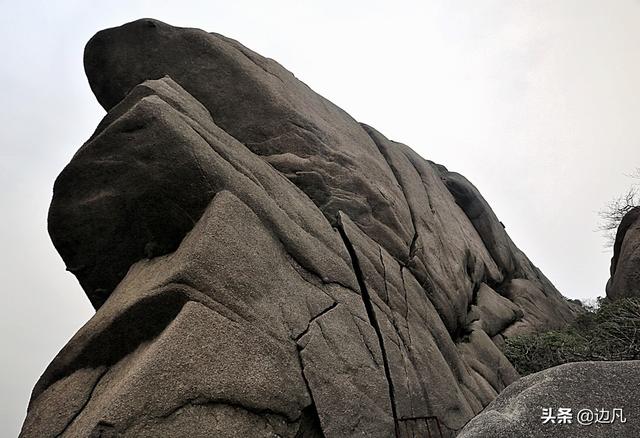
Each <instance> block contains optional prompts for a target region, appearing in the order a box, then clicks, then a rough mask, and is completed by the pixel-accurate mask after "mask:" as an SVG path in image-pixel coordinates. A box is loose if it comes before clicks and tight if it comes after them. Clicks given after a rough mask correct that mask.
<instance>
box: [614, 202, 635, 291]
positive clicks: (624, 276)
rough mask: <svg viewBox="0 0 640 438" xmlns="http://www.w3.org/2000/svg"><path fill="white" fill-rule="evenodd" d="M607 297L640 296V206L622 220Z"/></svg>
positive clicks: (615, 246) (617, 234)
mask: <svg viewBox="0 0 640 438" xmlns="http://www.w3.org/2000/svg"><path fill="white" fill-rule="evenodd" d="M610 272H611V278H610V279H609V281H608V282H607V288H606V289H607V297H608V298H611V299H613V300H615V299H619V298H630V297H640V207H635V208H633V209H632V210H631V211H629V212H628V213H627V214H626V215H625V216H624V217H623V218H622V221H621V222H620V226H619V227H618V231H617V233H616V240H615V243H614V246H613V257H612V258H611V269H610Z"/></svg>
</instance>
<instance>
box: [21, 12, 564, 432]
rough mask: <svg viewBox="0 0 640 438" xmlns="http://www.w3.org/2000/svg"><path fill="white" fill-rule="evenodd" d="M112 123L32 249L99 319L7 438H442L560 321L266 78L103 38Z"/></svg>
mask: <svg viewBox="0 0 640 438" xmlns="http://www.w3.org/2000/svg"><path fill="white" fill-rule="evenodd" d="M85 68H86V71H87V76H88V77H89V82H90V84H91V87H92V89H93V90H94V93H95V94H96V96H97V98H98V100H99V101H100V103H101V104H102V105H103V106H104V107H105V108H106V109H107V110H108V114H107V115H106V117H105V118H104V120H103V121H102V122H101V123H100V124H99V126H98V128H97V129H96V132H95V133H94V134H93V135H92V136H91V138H90V139H89V140H88V141H87V142H86V143H85V144H84V145H83V146H82V147H81V148H80V150H79V151H78V152H77V153H76V155H75V156H74V157H73V159H72V160H71V162H70V163H69V165H68V166H67V167H66V168H65V169H64V170H63V172H62V173H61V175H60V176H59V178H58V179H57V181H56V184H55V187H54V197H53V201H52V204H51V209H50V213H49V232H50V234H51V237H52V240H53V242H54V245H55V246H56V248H57V249H58V251H59V252H60V254H61V256H62V258H63V259H64V261H65V263H66V264H67V267H68V269H69V270H70V271H72V272H73V273H74V274H75V275H76V276H77V277H78V279H79V281H80V284H81V285H82V287H83V289H84V290H85V291H86V293H87V295H88V297H89V298H90V300H91V302H92V304H93V305H94V307H95V308H96V314H95V315H94V317H93V318H92V319H91V320H90V321H89V322H87V324H86V325H85V326H84V327H83V328H82V329H81V330H80V331H79V332H78V333H77V334H76V335H75V336H74V337H73V338H72V339H71V340H70V341H69V343H68V344H67V345H66V346H65V347H64V348H63V350H62V351H61V352H60V353H59V354H58V356H56V358H55V359H54V360H53V362H52V363H51V365H50V366H49V367H48V368H47V370H46V371H45V373H44V374H43V376H42V377H41V379H40V380H39V381H38V383H37V384H36V387H35V388H34V391H33V394H32V399H31V402H30V405H29V411H28V415H27V419H26V420H25V423H24V426H23V429H22V434H21V436H23V437H43V436H68V437H83V436H91V437H97V436H131V437H133V436H135V437H139V436H149V437H157V436H194V437H197V436H221V437H223V436H229V437H235V436H237V437H245V436H256V437H260V436H264V437H269V436H283V437H322V436H325V437H347V436H372V437H390V436H398V437H410V436H427V437H451V436H455V434H456V433H457V432H458V431H459V430H460V429H461V428H462V427H463V426H464V424H465V423H467V422H468V421H469V419H470V418H472V417H473V416H474V415H476V414H477V413H479V412H480V411H481V410H482V409H483V408H484V407H485V406H487V405H488V404H489V403H491V401H492V400H493V399H494V398H495V397H496V396H497V394H498V393H499V392H500V391H502V390H503V389H504V388H505V387H506V386H507V385H509V384H510V383H512V382H514V381H515V380H517V379H518V377H519V376H518V375H517V373H516V371H515V370H514V369H513V367H512V366H511V364H510V363H509V362H508V361H507V359H506V358H505V357H504V355H503V354H502V353H501V351H500V350H499V348H498V347H497V346H496V344H499V343H500V342H501V340H502V339H503V337H505V336H511V335H513V334H517V333H527V332H531V331H535V330H544V329H550V328H556V327H560V326H562V325H564V324H566V323H567V322H569V321H571V320H572V318H573V317H574V316H575V313H576V312H577V308H576V306H575V305H573V304H572V303H569V302H568V301H567V300H565V299H564V298H563V297H562V296H561V295H560V293H559V292H558V291H557V290H556V289H555V288H554V287H553V285H552V284H551V283H550V282H549V281H548V280H547V279H546V278H545V277H544V275H542V273H541V272H540V271H539V270H538V269H537V268H536V267H535V266H534V265H533V264H532V263H531V262H530V261H529V260H528V259H527V257H526V256H525V255H524V253H522V252H521V251H520V250H518V249H517V247H516V246H515V245H514V244H513V242H512V241H511V239H510V238H509V236H508V235H507V233H506V231H505V229H504V227H503V226H502V225H501V223H500V222H499V220H498V218H497V217H496V215H495V214H494V213H493V212H492V210H491V208H490V207H489V205H488V204H487V202H486V201H485V200H484V198H483V197H482V196H481V195H480V193H479V192H478V191H477V189H476V188H475V187H474V186H473V185H472V184H471V183H469V182H468V181H467V180H466V179H465V178H464V177H462V176H461V175H458V174H456V173H453V172H449V171H448V170H447V169H446V168H444V167H443V166H440V165H437V164H434V163H431V162H429V161H426V160H424V159H423V158H421V157H420V156H418V155H417V154H416V153H415V152H413V151H412V150H411V149H410V148H409V147H407V146H405V145H403V144H400V143H396V142H393V141H390V140H388V139H386V138H385V137H384V136H383V135H382V134H380V133H379V132H377V131H376V130H375V129H373V128H371V127H369V126H366V125H361V124H359V123H357V122H356V121H355V120H353V119H352V118H351V117H350V116H349V115H348V114H346V113H345V112H344V111H342V110H341V109H340V108H338V107H337V106H335V105H334V104H332V103H331V102H328V101H327V100H325V99H324V98H322V97H321V96H319V95H317V94H316V93H314V92H313V91H312V90H311V89H310V88H309V87H307V86H306V85H305V84H303V83H302V82H300V81H298V80H297V79H296V78H295V77H294V76H293V75H292V74H291V73H289V72H288V71H287V70H285V69H284V68H283V67H282V66H280V65H279V64H277V63H276V62H275V61H273V60H270V59H266V58H263V57H261V56H260V55H258V54H256V53H254V52H251V51H250V50H248V49H246V48H245V47H243V46H242V45H240V44H239V43H237V42H235V41H233V40H230V39H228V38H225V37H222V36H220V35H216V34H209V33H206V32H204V31H201V30H196V29H182V28H176V27H172V26H169V25H167V24H164V23H161V22H158V21H155V20H149V19H145V20H139V21H136V22H133V23H129V24H126V25H124V26H122V27H119V28H114V29H108V30H105V31H102V32H99V33H98V34H97V35H96V36H95V37H94V38H92V40H91V41H90V42H89V43H88V45H87V48H86V52H85Z"/></svg>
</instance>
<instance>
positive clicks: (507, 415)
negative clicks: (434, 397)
mask: <svg viewBox="0 0 640 438" xmlns="http://www.w3.org/2000/svg"><path fill="white" fill-rule="evenodd" d="M639 385H640V362H639V361H626V362H576V363H570V364H565V365H560V366H557V367H553V368H549V369H547V370H544V371H540V372H539V373H535V374H531V375H528V376H526V377H523V378H522V379H520V380H518V381H517V382H515V383H513V384H511V385H510V386H509V387H508V388H507V389H506V390H504V391H503V392H502V393H501V394H500V395H498V397H497V398H496V399H495V400H494V401H493V402H492V403H491V404H490V405H489V406H487V407H486V409H485V410H484V411H483V412H482V413H481V414H480V415H478V416H476V417H475V418H473V419H472V420H471V421H470V422H469V423H468V424H467V425H466V426H465V428H464V429H463V431H462V432H461V433H460V435H458V438H478V437H492V438H512V437H522V438H526V437H536V438H545V437H549V438H564V437H567V438H569V437H571V438H573V437H582V438H601V437H620V438H634V437H638V436H640V408H639V405H638V398H637V397H638V394H637V393H638V386H639ZM547 408H551V409H552V410H553V411H552V413H551V415H546V416H547V417H554V419H553V422H552V421H551V419H549V420H547V421H546V422H544V420H543V417H545V415H544V413H543V409H547ZM559 408H570V409H571V414H570V418H571V422H563V421H562V420H560V421H559V420H558V419H557V414H558V409H559ZM615 409H619V410H620V411H619V412H618V411H615V412H614V410H615ZM582 410H589V411H590V412H591V414H589V413H582V414H580V413H579V412H580V411H582ZM605 411H606V412H605ZM619 413H621V416H618V414H619ZM564 417H565V418H568V417H569V416H564ZM596 420H599V421H597V422H596ZM623 421H624V422H623ZM581 423H582V424H581ZM587 423H588V424H587Z"/></svg>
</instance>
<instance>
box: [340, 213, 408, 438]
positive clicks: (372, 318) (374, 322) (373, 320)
mask: <svg viewBox="0 0 640 438" xmlns="http://www.w3.org/2000/svg"><path fill="white" fill-rule="evenodd" d="M336 223H337V225H338V228H337V230H338V232H339V233H340V236H341V237H342V240H343V241H344V244H345V247H346V248H347V252H348V253H349V256H350V257H351V263H352V265H353V271H354V273H355V275H356V279H357V280H358V285H359V286H360V292H361V296H362V301H363V303H364V307H365V310H366V312H367V316H368V317H369V323H370V324H371V326H372V327H373V329H374V330H375V332H376V335H377V336H378V343H379V344H380V351H381V352H382V363H383V365H384V373H385V377H386V379H387V383H388V385H389V400H390V402H391V412H392V415H393V424H394V427H395V435H396V437H398V436H399V430H398V414H397V412H396V401H395V396H394V389H393V381H392V379H391V369H390V367H389V359H388V358H387V352H386V349H385V346H384V336H383V334H382V330H381V329H380V324H379V323H378V317H377V316H376V312H375V309H374V308H373V302H372V301H371V296H370V294H369V291H368V290H367V286H366V283H365V280H364V275H363V273H362V270H361V269H360V262H359V261H358V254H357V253H356V250H355V248H354V247H353V245H352V244H351V241H350V240H349V237H348V236H347V232H346V230H345V229H344V225H343V224H342V221H341V220H340V216H338V217H337V220H336Z"/></svg>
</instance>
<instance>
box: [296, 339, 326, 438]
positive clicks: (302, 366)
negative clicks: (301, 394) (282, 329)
mask: <svg viewBox="0 0 640 438" xmlns="http://www.w3.org/2000/svg"><path fill="white" fill-rule="evenodd" d="M296 349H297V353H298V354H297V356H298V362H299V363H300V374H301V375H302V380H303V381H304V384H305V386H306V387H307V391H308V393H309V398H310V399H311V404H310V405H309V406H310V407H313V410H314V411H315V413H316V416H317V417H318V422H319V424H320V426H319V431H320V434H321V437H324V433H323V429H322V421H321V419H320V416H319V414H318V410H317V407H316V406H317V404H316V401H315V400H314V399H313V391H312V390H311V384H309V380H307V376H306V374H305V373H304V361H303V360H302V350H303V349H304V347H302V346H300V344H296Z"/></svg>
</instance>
